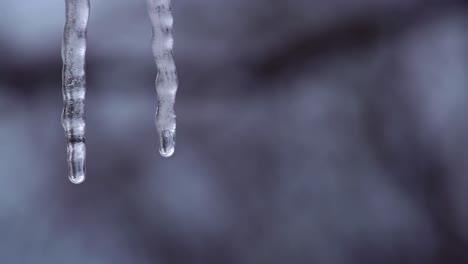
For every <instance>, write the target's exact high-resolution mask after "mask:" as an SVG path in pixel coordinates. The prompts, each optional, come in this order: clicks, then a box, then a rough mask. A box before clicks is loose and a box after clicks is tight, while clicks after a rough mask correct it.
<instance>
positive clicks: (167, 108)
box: [148, 0, 178, 157]
mask: <svg viewBox="0 0 468 264" xmlns="http://www.w3.org/2000/svg"><path fill="white" fill-rule="evenodd" d="M148 13H149V17H150V20H151V24H152V27H153V43H152V49H153V54H154V58H155V61H156V66H157V69H158V74H157V77H156V92H157V97H158V102H157V105H158V107H157V110H156V128H157V130H158V134H159V142H160V147H159V152H160V153H161V155H162V156H163V157H170V156H171V155H172V154H173V153H174V147H175V135H176V116H175V112H174V103H175V97H176V92H177V85H178V81H177V73H176V67H175V63H174V59H173V56H172V48H173V42H174V41H173V37H172V24H173V18H172V11H171V0H148Z"/></svg>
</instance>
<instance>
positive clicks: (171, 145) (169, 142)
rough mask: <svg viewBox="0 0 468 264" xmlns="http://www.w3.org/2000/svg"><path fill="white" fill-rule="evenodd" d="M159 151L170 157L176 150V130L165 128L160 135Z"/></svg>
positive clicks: (162, 154)
mask: <svg viewBox="0 0 468 264" xmlns="http://www.w3.org/2000/svg"><path fill="white" fill-rule="evenodd" d="M159 144H160V146H159V153H160V154H161V156H163V157H165V158H168V157H170V156H172V154H174V150H175V130H163V131H162V132H161V133H160V135H159Z"/></svg>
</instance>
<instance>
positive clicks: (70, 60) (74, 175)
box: [62, 0, 89, 184]
mask: <svg viewBox="0 0 468 264" xmlns="http://www.w3.org/2000/svg"><path fill="white" fill-rule="evenodd" d="M65 6H66V8H65V9H66V22H65V28H64V33H63V42H62V60H63V71H62V92H63V102H64V107H63V113H62V125H63V128H64V129H65V136H66V139H67V153H68V155H67V160H68V177H69V179H70V181H71V182H72V183H75V184H79V183H82V182H83V181H84V180H85V172H86V164H85V162H86V142H85V141H86V139H85V127H86V123H85V120H86V116H85V109H84V107H85V93H86V73H85V54H86V33H87V27H88V17H89V0H66V1H65Z"/></svg>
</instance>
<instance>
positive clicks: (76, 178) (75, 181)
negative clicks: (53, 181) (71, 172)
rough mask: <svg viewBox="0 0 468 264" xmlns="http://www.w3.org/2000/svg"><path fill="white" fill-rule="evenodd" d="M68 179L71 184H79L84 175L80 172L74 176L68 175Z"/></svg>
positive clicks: (83, 179)
mask: <svg viewBox="0 0 468 264" xmlns="http://www.w3.org/2000/svg"><path fill="white" fill-rule="evenodd" d="M68 179H69V180H70V182H71V183H73V184H81V183H83V182H84V181H85V179H86V177H85V175H84V174H82V175H78V176H74V177H72V176H70V177H68Z"/></svg>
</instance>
